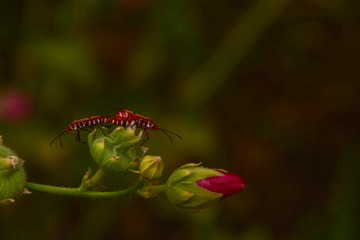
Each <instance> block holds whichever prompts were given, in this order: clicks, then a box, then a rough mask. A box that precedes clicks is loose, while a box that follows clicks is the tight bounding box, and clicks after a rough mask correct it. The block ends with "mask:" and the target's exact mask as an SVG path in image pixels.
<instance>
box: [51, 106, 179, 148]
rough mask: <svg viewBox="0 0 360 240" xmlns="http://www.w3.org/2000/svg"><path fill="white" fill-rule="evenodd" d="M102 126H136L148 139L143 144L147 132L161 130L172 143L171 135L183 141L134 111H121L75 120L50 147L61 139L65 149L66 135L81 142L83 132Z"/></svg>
mask: <svg viewBox="0 0 360 240" xmlns="http://www.w3.org/2000/svg"><path fill="white" fill-rule="evenodd" d="M101 126H122V127H132V126H135V127H137V128H142V129H143V130H144V132H145V135H146V139H144V140H143V142H146V141H147V140H148V139H149V134H148V132H147V130H160V131H162V132H163V133H164V134H165V135H166V136H168V137H169V139H170V141H171V142H172V141H173V140H172V138H171V136H170V135H169V133H170V134H173V135H175V136H176V137H178V138H179V139H182V138H181V137H180V136H179V135H178V134H176V133H173V132H171V131H169V130H166V129H164V128H159V127H158V126H157V125H156V124H155V123H154V122H153V121H152V120H151V119H150V118H149V117H145V116H142V115H140V114H136V113H133V112H132V111H129V110H120V111H119V112H117V113H116V114H115V116H114V117H106V116H93V117H88V118H82V119H78V120H74V121H73V122H72V123H70V124H69V126H67V128H66V129H65V130H64V131H63V132H61V133H60V134H59V135H58V136H56V137H55V138H54V139H53V140H51V142H50V145H51V144H53V142H54V141H55V140H56V139H58V138H59V141H60V146H61V147H63V145H62V142H61V136H62V135H63V134H64V133H76V141H78V142H81V139H80V132H81V131H82V130H87V129H88V128H92V127H101ZM100 129H101V128H100Z"/></svg>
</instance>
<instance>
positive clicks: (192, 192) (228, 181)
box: [166, 163, 245, 210]
mask: <svg viewBox="0 0 360 240" xmlns="http://www.w3.org/2000/svg"><path fill="white" fill-rule="evenodd" d="M244 187H245V181H244V180H243V179H242V178H241V177H239V176H237V175H234V174H230V173H227V172H225V171H224V170H217V169H209V168H204V167H201V166H200V164H193V163H190V164H186V165H184V166H182V167H180V168H178V169H177V170H175V171H174V172H173V173H172V175H171V176H170V177H169V179H168V180H167V182H166V195H167V197H168V199H169V201H170V202H172V203H173V204H175V205H176V206H178V207H180V208H184V209H189V210H202V209H205V208H207V207H209V206H211V205H213V204H214V203H216V202H218V201H220V200H221V199H223V198H225V197H227V196H230V195H232V194H235V193H238V192H241V191H242V190H243V189H244Z"/></svg>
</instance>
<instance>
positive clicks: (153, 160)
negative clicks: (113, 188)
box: [139, 155, 164, 181]
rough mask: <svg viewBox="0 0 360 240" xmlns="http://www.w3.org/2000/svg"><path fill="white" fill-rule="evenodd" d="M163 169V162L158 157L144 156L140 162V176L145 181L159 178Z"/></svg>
mask: <svg viewBox="0 0 360 240" xmlns="http://www.w3.org/2000/svg"><path fill="white" fill-rule="evenodd" d="M163 169H164V162H163V161H162V160H161V157H159V156H149V155H147V156H145V157H143V159H142V160H141V162H140V168H139V172H140V176H141V177H142V178H143V179H146V180H149V181H151V180H155V179H158V178H160V177H161V175H162V172H163Z"/></svg>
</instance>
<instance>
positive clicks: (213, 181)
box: [196, 172, 246, 198]
mask: <svg viewBox="0 0 360 240" xmlns="http://www.w3.org/2000/svg"><path fill="white" fill-rule="evenodd" d="M221 173H222V174H224V176H217V177H209V178H205V179H202V180H199V181H197V182H196V184H197V185H198V186H200V187H203V188H205V189H207V190H209V191H211V192H215V193H221V194H223V197H224V198H225V197H228V196H230V195H233V194H235V193H239V192H241V191H243V190H244V188H245V185H246V183H245V181H244V179H242V178H241V177H240V176H237V175H235V174H231V173H226V172H221Z"/></svg>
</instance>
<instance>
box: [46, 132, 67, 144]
mask: <svg viewBox="0 0 360 240" xmlns="http://www.w3.org/2000/svg"><path fill="white" fill-rule="evenodd" d="M64 133H66V131H63V132H61V133H60V134H59V135H57V136H56V137H54V139H53V140H51V142H50V146H51V144H53V142H54V141H55V140H56V139H59V141H60V146H61V148H64V146H63V144H62V142H61V136H62V135H63V134H64Z"/></svg>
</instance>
